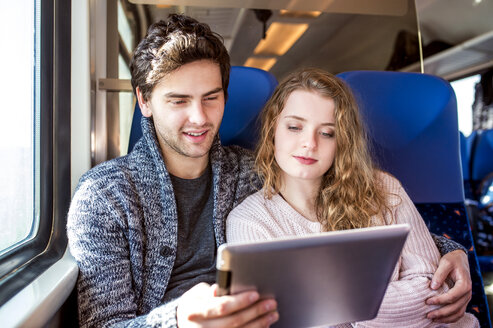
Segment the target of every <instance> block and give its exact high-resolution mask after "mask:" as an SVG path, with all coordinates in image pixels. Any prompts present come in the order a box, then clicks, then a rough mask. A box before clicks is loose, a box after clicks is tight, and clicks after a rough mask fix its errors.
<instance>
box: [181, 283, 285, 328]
mask: <svg viewBox="0 0 493 328" xmlns="http://www.w3.org/2000/svg"><path fill="white" fill-rule="evenodd" d="M216 295H217V285H213V286H209V285H208V284H206V283H200V284H198V285H195V286H194V287H192V288H191V289H190V290H188V291H187V292H186V293H184V294H183V295H182V297H181V298H180V301H179V303H178V307H177V310H176V313H177V314H176V316H177V322H178V327H180V328H188V327H214V328H215V327H217V328H221V327H248V328H256V327H269V326H270V325H271V324H272V323H274V322H276V321H277V320H278V319H279V314H278V313H277V311H276V309H277V303H276V301H275V300H273V299H269V300H263V301H259V294H258V293H257V292H253V291H252V292H244V293H241V294H237V295H228V296H219V297H218V296H216Z"/></svg>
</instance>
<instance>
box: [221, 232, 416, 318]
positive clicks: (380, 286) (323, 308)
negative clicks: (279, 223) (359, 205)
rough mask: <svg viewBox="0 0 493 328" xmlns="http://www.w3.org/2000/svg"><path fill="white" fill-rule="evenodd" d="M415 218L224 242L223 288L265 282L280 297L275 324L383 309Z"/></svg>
mask: <svg viewBox="0 0 493 328" xmlns="http://www.w3.org/2000/svg"><path fill="white" fill-rule="evenodd" d="M408 233H409V226H408V225H407V224H399V225H390V226H381V227H371V228H364V229H354V230H345V231H336V232H324V233H320V234H315V235H309V236H303V237H289V238H282V239H273V240H269V241H263V242H255V243H235V244H223V245H221V246H220V247H219V249H218V257H217V264H216V267H217V270H218V271H217V283H218V285H219V288H220V292H221V294H236V293H240V292H243V291H247V290H257V291H258V292H259V293H260V295H261V298H269V297H272V298H275V299H276V301H277V304H278V311H279V321H278V322H277V323H276V324H274V325H273V326H272V327H283V328H284V327H296V328H300V327H316V326H327V325H335V324H339V323H345V322H354V321H363V320H370V319H373V318H374V317H376V315H377V313H378V309H379V307H380V304H381V302H382V299H383V296H384V294H385V290H386V288H387V285H388V283H389V281H390V278H391V276H392V272H393V270H394V268H395V265H396V263H397V260H398V259H399V256H400V253H401V250H402V247H403V246H404V242H405V241H406V238H407V235H408Z"/></svg>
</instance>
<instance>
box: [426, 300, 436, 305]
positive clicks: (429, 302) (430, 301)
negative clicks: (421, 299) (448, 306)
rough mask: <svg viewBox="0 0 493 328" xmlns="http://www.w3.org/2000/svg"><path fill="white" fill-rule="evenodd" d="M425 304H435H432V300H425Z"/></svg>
mask: <svg viewBox="0 0 493 328" xmlns="http://www.w3.org/2000/svg"><path fill="white" fill-rule="evenodd" d="M426 304H428V305H433V304H435V302H433V300H431V299H428V300H426Z"/></svg>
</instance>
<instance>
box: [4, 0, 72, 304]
mask: <svg viewBox="0 0 493 328" xmlns="http://www.w3.org/2000/svg"><path fill="white" fill-rule="evenodd" d="M39 5H40V7H41V8H40V10H39V13H40V18H39V19H40V30H39V31H36V33H39V36H40V38H41V39H40V49H39V51H40V63H39V65H40V69H39V72H40V73H39V74H40V77H39V83H40V86H39V89H38V90H39V94H37V95H36V94H35V98H36V97H39V112H40V133H39V136H40V143H39V144H40V149H39V150H38V149H35V150H34V151H35V152H36V151H39V157H40V161H39V163H40V165H39V176H40V183H39V200H40V213H39V228H38V231H37V233H36V235H35V236H34V238H32V239H31V240H29V241H27V242H24V243H21V244H19V246H17V247H15V248H13V249H11V250H10V251H8V252H6V253H4V254H2V255H1V256H0V306H1V305H3V304H4V303H5V302H7V301H8V300H9V299H10V298H11V297H12V296H14V295H15V294H17V293H18V292H19V291H20V290H21V289H22V288H24V287H25V286H27V285H28V284H29V283H30V282H32V281H33V280H34V279H36V278H37V277H38V276H39V275H40V274H41V273H42V272H44V271H45V270H46V269H47V268H49V267H50V266H51V265H52V264H53V263H55V262H56V261H57V260H59V259H60V258H61V257H62V255H63V254H64V252H65V249H66V248H67V235H66V229H65V227H66V214H67V212H68V208H69V205H70V69H71V62H70V61H71V57H70V56H71V54H70V50H71V1H70V0H40V1H39ZM35 10H36V12H38V8H35ZM36 51H38V49H36Z"/></svg>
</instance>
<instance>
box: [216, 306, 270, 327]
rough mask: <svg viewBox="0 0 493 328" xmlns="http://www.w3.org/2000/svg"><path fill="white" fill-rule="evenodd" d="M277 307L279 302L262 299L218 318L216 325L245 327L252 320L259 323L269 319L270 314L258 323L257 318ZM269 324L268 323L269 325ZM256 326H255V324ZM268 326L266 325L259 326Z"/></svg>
mask: <svg viewBox="0 0 493 328" xmlns="http://www.w3.org/2000/svg"><path fill="white" fill-rule="evenodd" d="M276 308H277V303H276V301H274V300H265V301H260V302H258V303H256V304H254V305H252V306H250V307H248V308H246V309H243V310H241V311H239V312H236V313H234V314H232V315H230V316H228V317H225V318H223V319H218V322H216V323H215V324H216V326H214V327H243V326H244V325H246V324H249V323H250V322H252V324H255V325H258V324H259V323H260V322H264V321H266V320H267V321H268V319H269V316H267V317H266V318H263V320H260V321H259V322H257V323H254V322H255V321H257V318H259V319H260V317H263V316H264V315H266V314H267V313H270V312H273V311H275V310H276ZM267 326H268V325H267ZM254 327H255V326H254ZM259 327H266V326H259Z"/></svg>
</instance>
